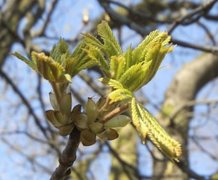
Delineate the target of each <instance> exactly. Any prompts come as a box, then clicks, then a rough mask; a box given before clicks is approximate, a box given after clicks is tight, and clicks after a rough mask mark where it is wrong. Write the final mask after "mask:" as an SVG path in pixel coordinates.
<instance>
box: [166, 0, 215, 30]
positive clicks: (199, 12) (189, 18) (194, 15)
mask: <svg viewBox="0 0 218 180" xmlns="http://www.w3.org/2000/svg"><path fill="white" fill-rule="evenodd" d="M216 2H217V0H213V1H209V2H207V3H205V4H202V5H201V6H199V7H198V8H196V9H195V10H193V11H191V12H190V13H188V14H186V15H185V16H183V17H181V18H180V19H178V20H177V21H175V22H174V23H173V24H172V26H171V27H170V28H169V30H168V33H169V34H172V32H173V31H174V30H175V29H176V28H177V26H179V25H188V24H192V23H193V22H196V21H197V20H198V19H199V18H201V17H202V16H203V15H204V14H206V12H208V11H209V10H210V9H211V8H212V7H213V5H214V4H215V3H216Z"/></svg>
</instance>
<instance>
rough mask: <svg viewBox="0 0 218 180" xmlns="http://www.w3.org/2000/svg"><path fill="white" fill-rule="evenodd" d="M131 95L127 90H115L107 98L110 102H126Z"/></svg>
mask: <svg viewBox="0 0 218 180" xmlns="http://www.w3.org/2000/svg"><path fill="white" fill-rule="evenodd" d="M132 96H133V95H132V93H131V92H130V91H129V90H127V89H117V90H114V91H112V92H111V93H110V94H109V95H108V97H109V99H110V100H111V101H110V102H111V103H113V102H118V101H126V100H129V99H131V98H132Z"/></svg>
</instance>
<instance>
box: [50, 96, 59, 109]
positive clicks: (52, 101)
mask: <svg viewBox="0 0 218 180" xmlns="http://www.w3.org/2000/svg"><path fill="white" fill-rule="evenodd" d="M49 98H50V102H51V105H52V107H53V108H54V110H59V105H58V102H57V99H56V97H55V94H54V93H52V92H50V93H49Z"/></svg>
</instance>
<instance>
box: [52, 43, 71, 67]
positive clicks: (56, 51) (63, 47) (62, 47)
mask: <svg viewBox="0 0 218 180" xmlns="http://www.w3.org/2000/svg"><path fill="white" fill-rule="evenodd" d="M69 55H70V52H69V48H68V44H67V43H66V42H65V41H64V40H63V39H60V40H59V42H58V43H57V44H56V45H55V46H54V47H53V48H52V50H51V53H50V56H51V57H52V58H53V59H54V60H55V61H57V62H59V63H60V64H62V63H63V59H64V60H65V59H66V58H68V56H69ZM62 56H64V58H62Z"/></svg>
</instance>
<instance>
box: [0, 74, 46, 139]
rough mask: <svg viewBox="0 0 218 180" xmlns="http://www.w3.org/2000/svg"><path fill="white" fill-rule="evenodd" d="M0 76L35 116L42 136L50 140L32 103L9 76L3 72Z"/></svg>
mask: <svg viewBox="0 0 218 180" xmlns="http://www.w3.org/2000/svg"><path fill="white" fill-rule="evenodd" d="M0 76H1V77H2V78H3V79H5V81H6V82H7V83H8V84H9V85H10V86H11V87H12V89H13V90H14V92H15V93H16V94H17V95H18V96H19V97H20V99H21V100H22V102H23V103H24V104H25V105H26V107H27V109H28V111H29V113H30V114H31V115H32V116H33V119H34V121H35V123H36V125H37V126H38V128H39V129H40V130H41V132H42V134H43V135H44V136H45V137H46V138H47V139H49V137H48V135H47V133H46V129H45V127H43V126H42V124H41V122H40V119H39V118H38V116H37V115H36V114H35V112H34V110H33V108H32V107H31V105H30V103H29V102H28V100H27V99H26V98H25V96H24V95H23V94H22V92H21V91H20V90H19V89H18V87H17V86H16V85H15V84H14V82H13V81H12V80H11V79H10V78H9V77H8V75H7V74H6V73H5V72H3V71H2V70H0Z"/></svg>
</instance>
